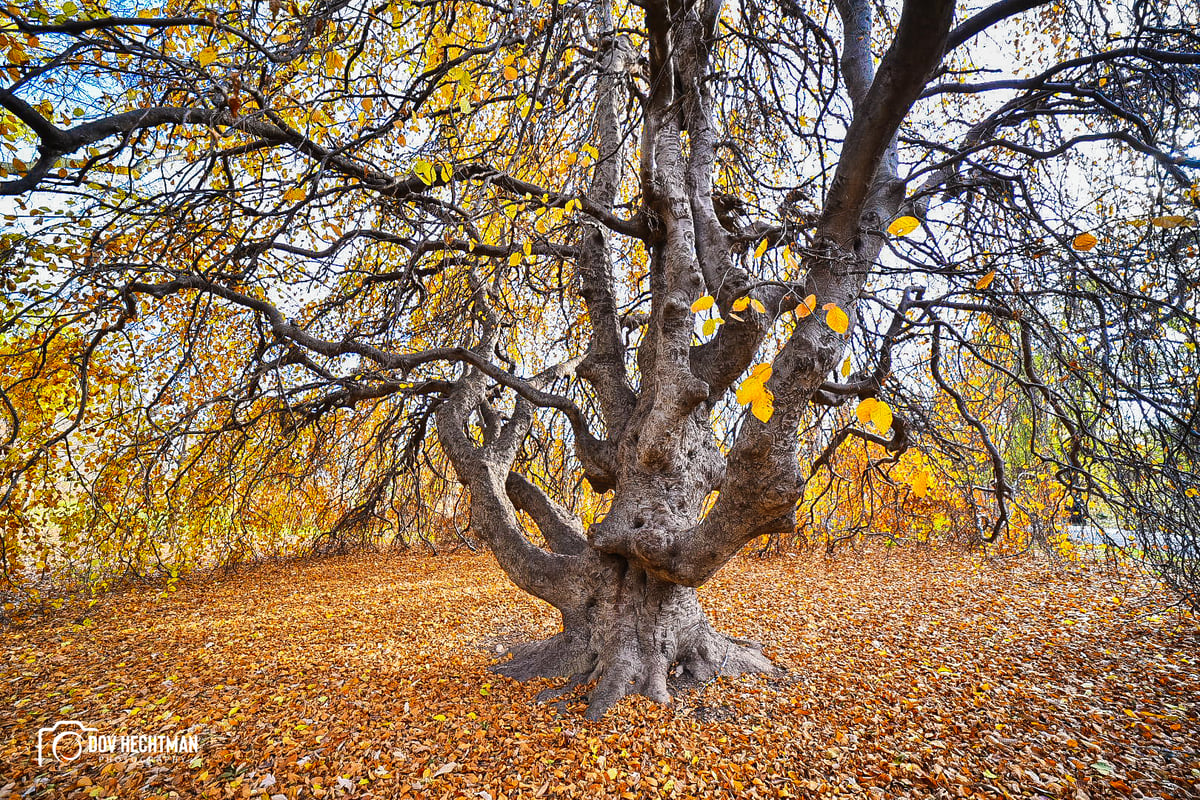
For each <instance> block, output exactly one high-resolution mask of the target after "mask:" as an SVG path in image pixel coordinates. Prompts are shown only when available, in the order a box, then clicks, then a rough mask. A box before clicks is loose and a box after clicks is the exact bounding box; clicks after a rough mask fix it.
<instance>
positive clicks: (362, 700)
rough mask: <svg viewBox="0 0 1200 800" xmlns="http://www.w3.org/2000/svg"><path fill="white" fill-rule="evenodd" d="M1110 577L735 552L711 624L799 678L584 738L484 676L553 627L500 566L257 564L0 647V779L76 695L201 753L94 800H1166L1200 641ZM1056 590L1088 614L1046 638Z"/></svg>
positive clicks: (80, 709) (732, 686)
mask: <svg viewBox="0 0 1200 800" xmlns="http://www.w3.org/2000/svg"><path fill="white" fill-rule="evenodd" d="M1117 577H1120V578H1121V579H1122V580H1124V579H1125V578H1126V576H1123V575H1118V576H1117ZM1113 583H1114V576H1113V575H1112V574H1111V573H1109V574H1107V575H1106V574H1105V573H1104V572H1103V567H1102V566H1101V568H1100V569H1096V568H1091V567H1088V566H1087V565H1081V566H1079V567H1072V568H1071V569H1069V570H1064V569H1049V568H1047V566H1046V564H1045V562H1044V561H1041V560H1037V559H1025V560H1013V561H1008V562H1006V563H1005V565H1004V567H1003V568H1002V569H1001V568H997V567H996V566H994V565H991V564H987V563H986V562H983V561H981V560H980V559H976V558H972V557H959V556H951V555H949V554H947V553H945V552H941V551H938V550H936V549H923V550H921V551H920V552H919V553H915V552H907V551H905V550H903V549H894V548H893V549H884V548H882V547H881V548H878V549H873V548H871V547H865V548H862V549H860V550H858V551H856V553H855V556H854V558H840V559H836V560H832V561H831V560H828V559H826V558H825V557H824V555H823V553H822V552H820V551H818V552H815V553H811V554H794V553H792V554H784V555H781V556H776V557H772V558H765V559H764V558H742V559H738V560H736V561H734V562H733V563H732V564H731V565H730V566H729V567H728V568H727V569H725V570H723V571H722V572H721V573H719V575H718V576H717V577H716V578H715V579H714V580H713V581H711V582H710V583H709V584H708V586H707V588H706V589H705V606H706V607H707V609H708V610H709V613H710V614H711V615H712V617H713V624H714V625H715V626H717V627H718V628H719V629H721V630H726V631H729V632H731V633H733V634H735V635H748V634H750V633H751V632H752V633H753V634H754V635H755V636H756V637H759V638H761V639H762V640H764V641H766V642H768V643H769V647H770V648H771V653H772V656H773V657H774V658H775V659H776V660H777V661H778V662H779V663H780V664H781V665H782V666H784V667H786V668H787V669H788V670H789V671H790V672H792V673H794V674H804V675H806V676H808V679H807V680H804V681H792V680H763V679H761V678H755V677H750V678H741V679H725V680H719V681H714V682H712V683H711V684H709V685H708V686H706V687H705V688H704V689H703V691H700V690H698V689H694V690H690V691H683V692H681V693H680V694H679V695H678V696H677V697H676V699H675V701H674V702H673V703H672V704H671V706H669V707H662V706H656V705H654V704H652V703H650V702H649V701H647V700H645V699H644V698H632V699H628V700H625V701H622V702H621V703H620V704H618V705H617V706H616V707H615V708H614V709H613V710H612V711H611V712H610V715H611V716H610V717H609V718H606V719H605V720H602V721H600V722H596V723H591V722H586V721H584V720H582V718H581V714H582V708H583V704H582V703H580V702H579V701H578V700H577V698H576V696H575V695H568V696H567V697H566V698H565V699H566V701H567V702H566V704H565V706H564V707H563V708H562V709H561V710H556V709H554V708H553V707H549V706H546V705H541V704H537V703H535V702H534V697H535V696H536V695H537V693H538V692H539V691H540V690H541V689H543V688H546V687H547V686H548V685H549V684H548V682H545V681H538V682H534V683H532V684H520V683H517V682H515V681H511V680H509V679H506V678H501V679H497V678H496V677H495V676H494V675H492V674H491V673H489V671H488V667H489V665H490V664H491V663H492V661H493V660H494V653H495V647H496V645H498V644H499V645H506V644H508V643H511V642H514V641H519V640H529V639H533V638H538V637H542V636H549V635H551V634H553V633H554V632H555V631H556V630H557V626H558V622H559V621H558V619H557V618H556V615H555V614H554V613H552V611H551V610H550V609H549V607H547V606H545V605H544V604H540V603H534V602H532V601H530V600H527V599H525V598H524V597H522V596H520V595H519V594H518V593H516V592H515V591H514V590H512V588H511V586H510V585H509V584H508V582H507V579H506V578H505V577H504V575H503V573H502V572H501V571H500V570H499V568H498V567H497V566H496V565H495V562H494V561H493V560H492V559H491V557H489V556H486V555H472V554H469V553H468V554H466V555H465V556H464V555H459V556H450V557H443V558H434V557H431V556H428V555H414V554H405V555H399V556H397V555H390V554H379V553H375V554H368V555H364V556H353V557H337V558H326V559H306V560H303V561H300V562H295V563H292V564H289V565H287V566H286V567H285V566H282V565H280V566H265V567H255V568H249V569H244V570H241V571H239V572H238V573H235V574H234V575H233V576H232V577H228V578H213V579H210V580H209V581H208V582H207V583H205V584H204V585H202V586H193V585H184V587H183V588H182V589H181V591H180V592H178V593H177V594H176V595H175V596H174V597H173V598H172V599H171V600H170V601H169V603H167V604H165V605H164V604H154V603H153V602H148V601H147V600H148V598H147V597H146V593H145V592H143V591H141V590H134V591H132V592H129V593H127V594H122V595H121V596H119V597H116V598H114V599H113V601H112V603H111V604H110V603H106V604H104V605H102V606H100V607H99V608H97V609H95V610H93V611H92V612H91V614H90V617H89V619H90V623H89V625H88V626H87V627H86V628H84V626H79V625H73V624H72V623H71V622H70V620H72V619H73V618H74V617H66V618H63V619H61V620H57V621H55V622H54V624H50V625H44V624H43V625H31V626H26V627H23V628H21V629H6V630H3V631H0V648H2V652H0V658H3V661H4V663H6V664H11V665H13V668H12V669H10V670H9V676H10V679H11V683H10V685H9V689H10V696H12V697H13V698H19V699H18V700H16V703H15V705H17V707H16V708H15V709H14V712H15V713H12V714H9V715H7V716H5V717H4V718H3V719H2V720H0V733H2V734H3V735H0V763H3V764H5V765H6V775H5V778H6V781H7V780H11V781H15V782H16V783H17V785H18V786H26V785H33V782H34V780H35V779H36V777H37V775H39V774H46V768H38V766H37V763H36V759H32V758H30V755H29V754H30V751H31V746H32V745H33V744H36V741H35V739H36V731H37V728H38V727H40V726H42V725H44V724H47V725H48V724H52V723H53V721H54V720H56V719H58V717H59V715H60V713H61V711H60V709H61V708H62V706H63V705H64V703H67V702H69V703H71V704H72V711H71V713H72V714H73V715H74V716H75V717H77V718H78V719H80V720H83V721H85V722H88V723H90V724H93V725H101V726H105V727H106V728H108V726H110V725H111V726H112V728H110V729H106V730H103V731H101V733H104V734H106V733H109V732H112V733H116V734H121V733H131V734H137V733H143V732H145V733H157V732H160V731H165V730H172V729H175V728H177V727H178V728H184V727H191V726H194V727H195V728H196V730H198V731H200V732H201V733H207V734H208V738H207V740H206V743H205V745H204V747H203V749H202V751H201V753H200V754H199V755H198V756H196V757H192V756H190V755H189V756H187V757H184V758H178V759H175V758H171V759H161V760H156V761H153V762H149V764H151V765H152V766H150V767H149V768H150V769H154V770H157V772H154V773H148V772H147V769H148V767H147V763H148V762H146V761H141V760H137V759H130V760H128V761H122V762H100V761H98V760H96V759H95V758H94V757H92V756H86V755H85V756H83V757H82V759H80V760H78V761H76V762H74V763H73V764H72V765H71V766H70V767H69V769H61V770H57V771H56V772H54V773H53V774H55V775H59V776H61V777H60V778H58V779H56V780H59V784H58V785H59V786H60V787H61V789H60V790H59V793H60V794H69V795H71V796H76V795H77V796H80V797H86V796H88V794H89V793H90V792H91V790H92V789H94V788H96V787H99V788H100V789H101V790H102V791H100V792H98V793H97V796H98V797H113V796H115V797H138V796H140V793H143V792H142V789H143V787H144V786H145V783H146V780H147V774H152V775H158V776H160V777H161V779H162V781H163V784H164V785H169V786H172V787H174V788H173V791H175V792H176V793H177V794H178V795H179V796H181V797H204V796H212V797H222V798H223V797H242V796H246V797H259V798H264V800H265V798H270V797H271V796H273V795H276V794H279V795H283V796H285V797H291V796H293V795H294V796H296V797H306V798H308V797H318V796H319V797H322V798H324V800H335V798H343V797H345V798H357V797H383V798H392V797H410V798H427V797H428V798H440V797H466V798H481V797H484V796H490V797H493V798H496V800H499V798H500V797H501V795H503V796H504V797H506V798H510V799H511V798H561V799H562V800H593V798H598V797H613V798H626V797H627V798H657V797H669V798H678V799H679V800H683V799H684V798H689V797H694V798H706V799H708V798H711V799H712V800H716V799H717V798H723V797H729V796H732V795H733V793H734V791H735V789H736V786H738V785H740V786H741V787H742V795H740V796H745V797H756V796H757V797H764V798H766V797H789V796H790V797H807V796H812V797H816V796H819V795H821V794H822V792H824V793H825V794H827V795H829V796H831V797H832V796H834V795H835V794H838V792H837V789H838V787H839V786H851V784H849V783H848V782H846V781H848V779H849V778H850V777H853V778H854V781H855V783H854V784H853V785H852V786H853V787H855V788H852V789H850V790H849V791H847V792H844V793H842V794H843V795H844V796H850V797H859V796H861V797H864V798H867V797H872V796H884V795H889V796H892V795H894V796H897V797H901V796H909V797H927V796H929V794H930V792H931V791H936V789H931V787H938V788H946V789H948V791H947V794H948V795H951V796H959V795H961V796H964V797H966V796H968V794H967V793H968V792H969V791H970V792H973V793H974V795H980V794H984V795H992V794H994V795H996V796H1000V795H1002V794H1003V793H1005V792H1006V793H1007V794H1009V795H1010V796H1012V797H1025V796H1032V795H1034V794H1042V793H1044V794H1046V796H1048V797H1060V796H1062V797H1074V796H1076V789H1077V788H1081V789H1083V790H1085V791H1087V792H1088V794H1089V796H1092V797H1109V796H1114V791H1115V790H1118V789H1119V790H1120V791H1122V792H1124V791H1126V790H1125V789H1122V788H1120V787H1117V786H1114V785H1113V784H1114V783H1115V782H1120V783H1121V784H1122V785H1123V786H1126V787H1129V789H1131V790H1133V791H1134V792H1135V793H1136V794H1140V795H1145V796H1147V797H1154V796H1166V795H1167V794H1168V789H1167V782H1168V781H1178V780H1179V779H1178V778H1177V777H1174V776H1176V775H1178V774H1179V773H1178V771H1176V772H1171V771H1169V770H1167V769H1166V768H1165V767H1164V766H1163V764H1164V762H1163V760H1162V759H1161V755H1160V752H1159V748H1169V749H1170V750H1171V751H1172V752H1175V753H1179V754H1181V758H1183V759H1187V758H1191V757H1192V756H1191V753H1193V752H1195V745H1194V743H1193V741H1192V740H1193V739H1194V725H1192V724H1190V723H1191V722H1192V720H1191V718H1190V717H1189V716H1188V713H1187V709H1189V708H1190V706H1189V703H1190V702H1191V700H1190V698H1193V697H1195V696H1196V693H1197V691H1200V676H1198V675H1197V671H1196V668H1195V666H1194V664H1193V663H1192V661H1193V659H1192V656H1191V653H1190V652H1189V650H1188V649H1187V645H1188V639H1187V636H1190V635H1191V634H1192V631H1193V630H1194V624H1195V623H1194V622H1192V621H1188V620H1187V619H1186V618H1184V617H1182V616H1177V615H1172V617H1171V618H1170V619H1169V621H1168V622H1167V623H1165V624H1150V623H1148V622H1147V621H1146V619H1145V616H1146V612H1145V610H1144V608H1143V607H1142V604H1140V603H1133V604H1128V605H1126V606H1123V605H1121V604H1114V603H1113V602H1112V599H1111V597H1110V595H1111V588H1110V587H1111V586H1112V585H1113ZM1122 585H1125V586H1127V587H1130V588H1132V587H1131V585H1129V584H1122ZM764 587H770V588H769V589H768V590H766V591H764ZM1047 597H1053V598H1055V604H1054V609H1055V610H1061V611H1063V612H1067V611H1069V613H1070V614H1071V616H1072V617H1075V618H1078V619H1079V620H1080V622H1079V623H1077V624H1075V625H1071V626H1066V625H1061V624H1058V623H1059V622H1060V621H1061V619H1062V614H1061V613H1058V614H1048V613H1046V605H1045V604H1046V598H1047ZM335 609H336V610H337V614H336V615H334V618H333V619H327V618H326V613H328V612H329V611H332V610H335ZM397 620H400V621H401V624H397ZM1131 632H1132V634H1134V635H1131ZM1017 634H1019V636H1018V635H1017ZM1106 651H1107V652H1106ZM264 654H265V655H264ZM113 675H119V676H120V680H119V681H115V680H114V679H113V677H112V676H113ZM488 683H490V684H492V687H491V689H492V692H491V694H489V695H488V696H480V694H479V690H480V688H481V687H482V686H484V685H485V684H488ZM1101 687H1102V691H1103V693H1104V694H1103V697H1100V696H1099V692H1100V690H1101ZM1097 703H1101V706H1099V711H1104V712H1105V713H1099V711H1098V710H1097V708H1098V707H1097V705H1096V704H1097ZM133 709H142V710H141V711H140V713H137V714H134V715H132V716H131V715H129V714H128V713H127V712H128V711H131V710H133ZM1126 709H1129V710H1131V711H1133V712H1134V713H1135V714H1136V718H1135V717H1133V716H1131V715H1130V714H1128V713H1125V710H1126ZM158 715H166V717H165V719H162V720H156V719H155V718H156V717H157V716H158ZM175 717H178V720H176V721H172V720H174V718H175ZM437 717H442V718H444V719H436V718H437ZM997 725H1001V726H1002V727H1001V728H999V729H998V728H997ZM1148 743H1149V744H1152V745H1153V747H1150V746H1148ZM898 753H909V754H911V756H910V757H909V758H907V759H901V758H898V757H897V754H898ZM1177 760H1178V759H1177ZM1185 775H1186V773H1185ZM1031 776H1032V777H1031ZM1034 779H1036V783H1035V782H1034ZM756 781H757V783H756ZM735 782H736V785H735ZM822 787H825V788H824V789H822ZM989 787H994V788H989ZM1053 787H1058V788H1057V789H1056V788H1053ZM960 788H961V791H960ZM870 789H879V791H877V792H871V791H869V790H870ZM1000 789H1003V790H1004V791H1003V792H1001V791H1000ZM485 793H486V795H485ZM1185 794H1186V793H1185Z"/></svg>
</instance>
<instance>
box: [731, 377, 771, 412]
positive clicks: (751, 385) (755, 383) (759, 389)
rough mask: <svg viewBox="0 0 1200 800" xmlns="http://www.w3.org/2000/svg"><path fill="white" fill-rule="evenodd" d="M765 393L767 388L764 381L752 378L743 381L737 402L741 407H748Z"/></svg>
mask: <svg viewBox="0 0 1200 800" xmlns="http://www.w3.org/2000/svg"><path fill="white" fill-rule="evenodd" d="M765 391H766V388H765V387H764V386H763V384H762V381H760V380H758V379H757V378H755V377H753V376H751V377H749V378H746V380H744V381H742V385H741V386H739V387H738V390H737V401H738V403H739V404H740V405H743V406H744V405H748V404H750V403H753V402H754V399H755V398H756V397H758V396H760V395H761V394H762V393H763V392H765Z"/></svg>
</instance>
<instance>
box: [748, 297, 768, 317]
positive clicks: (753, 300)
mask: <svg viewBox="0 0 1200 800" xmlns="http://www.w3.org/2000/svg"><path fill="white" fill-rule="evenodd" d="M750 307H751V308H753V309H754V310H755V311H757V312H758V313H760V314H765V313H767V307H766V306H764V305H763V304H762V303H760V302H759V301H758V300H757V299H756V298H754V297H751V298H750Z"/></svg>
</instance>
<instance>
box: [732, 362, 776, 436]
mask: <svg viewBox="0 0 1200 800" xmlns="http://www.w3.org/2000/svg"><path fill="white" fill-rule="evenodd" d="M770 379H771V365H770V364H757V365H755V366H754V368H753V369H751V370H750V375H749V376H748V377H747V378H746V379H745V380H744V381H742V383H741V385H740V386H738V390H737V394H736V398H737V401H738V403H740V404H741V405H749V406H750V413H751V414H753V415H754V416H755V417H756V418H757V419H758V420H759V421H760V422H764V423H765V422H767V421H769V420H770V419H771V416H772V415H773V414H774V413H775V395H773V394H772V393H771V390H770V389H768V388H767V387H766V385H765V384H766V382H767V381H769V380H770Z"/></svg>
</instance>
